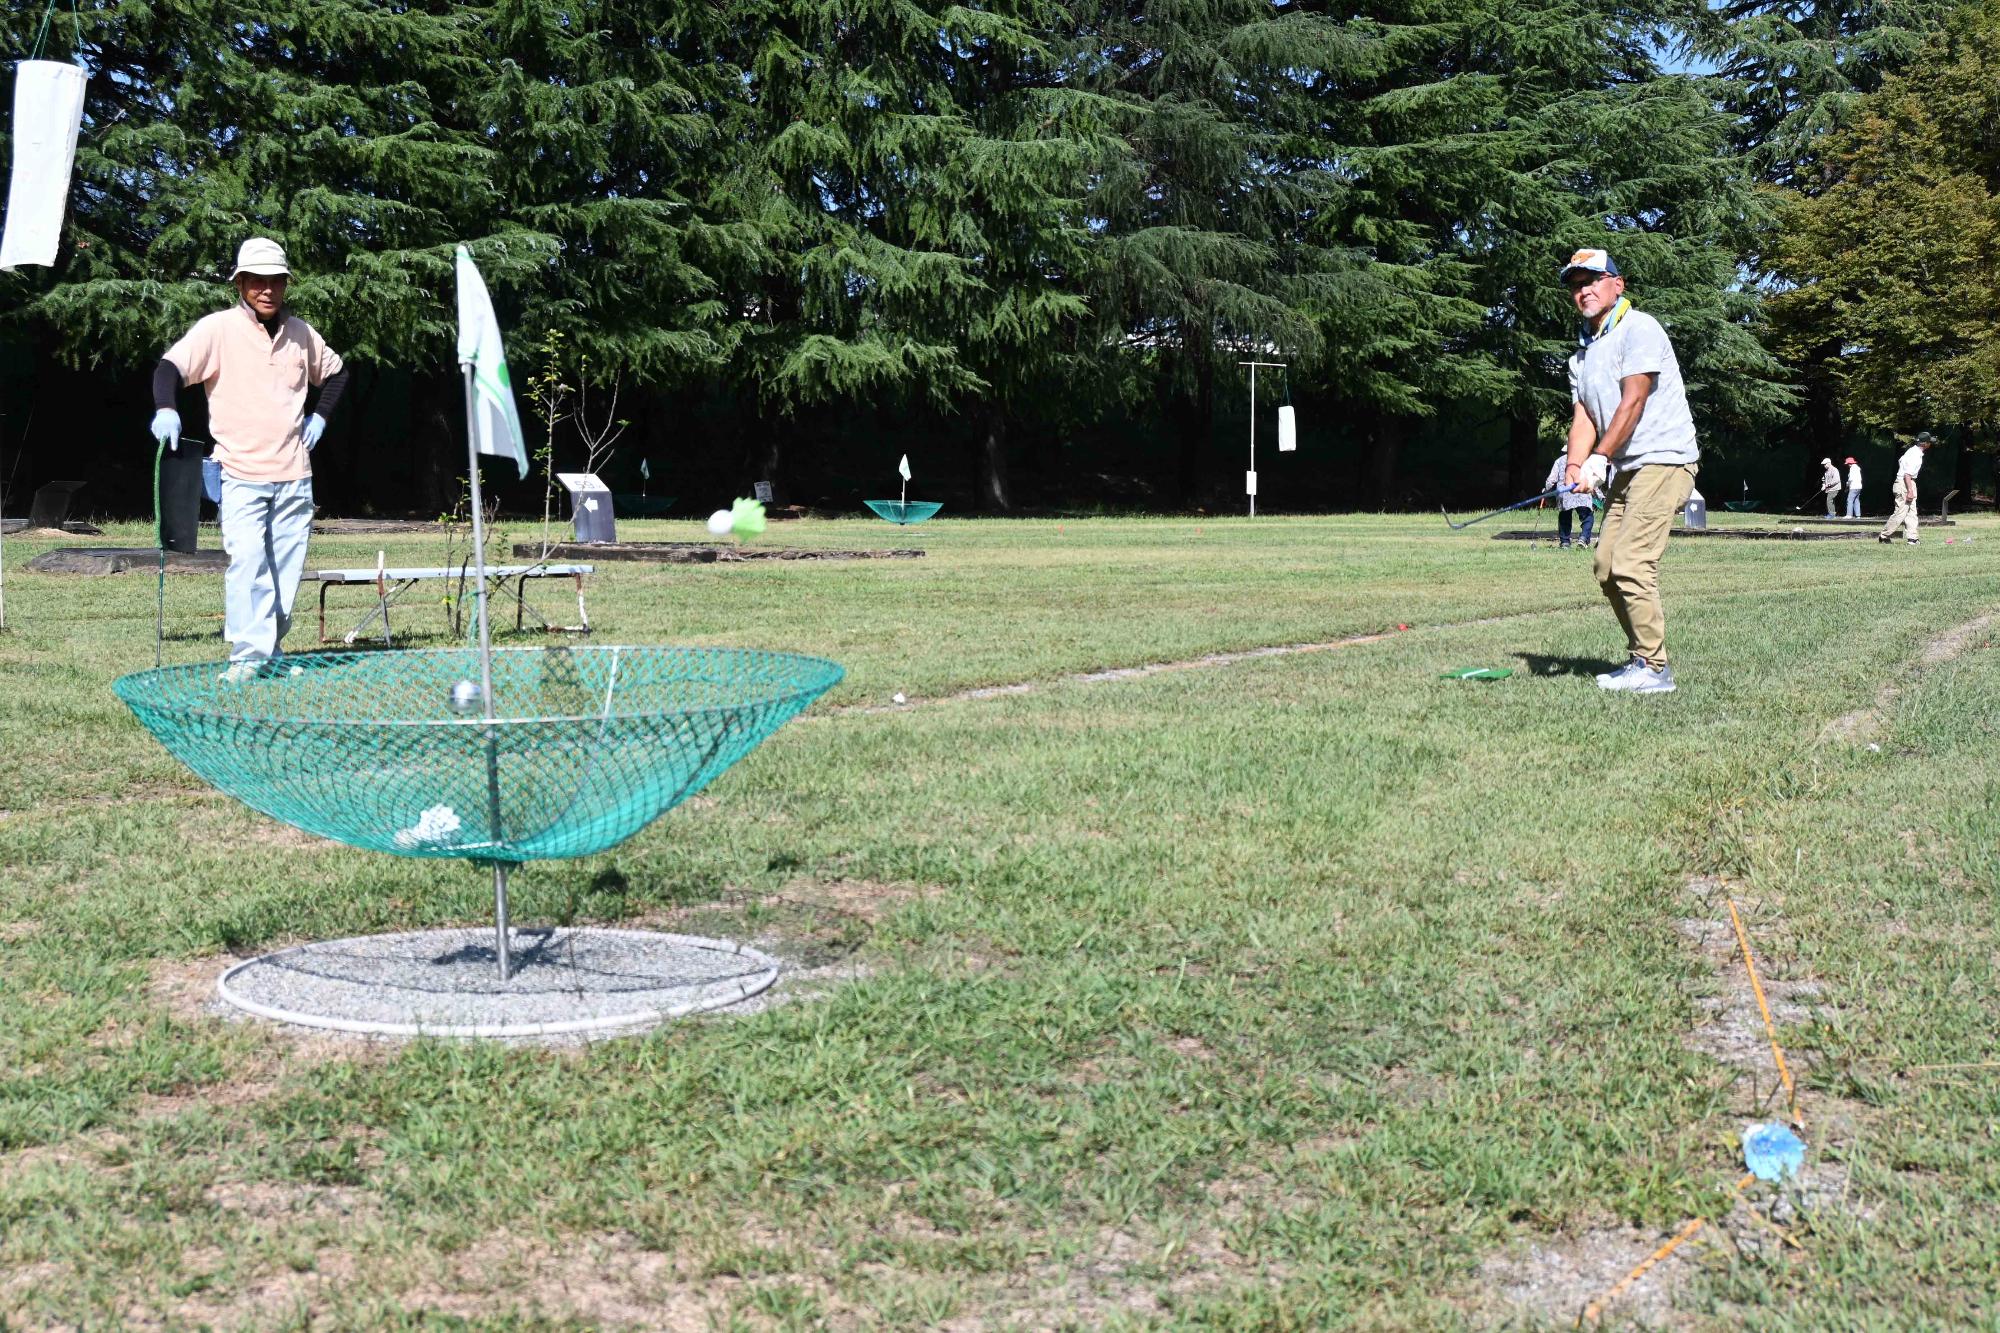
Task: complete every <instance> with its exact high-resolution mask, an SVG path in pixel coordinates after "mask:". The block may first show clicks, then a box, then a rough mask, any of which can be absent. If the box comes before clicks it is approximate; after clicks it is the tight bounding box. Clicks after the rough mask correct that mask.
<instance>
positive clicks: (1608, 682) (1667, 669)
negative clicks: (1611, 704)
mask: <svg viewBox="0 0 2000 1333" xmlns="http://www.w3.org/2000/svg"><path fill="white" fill-rule="evenodd" d="M1597 688H1598V689H1600V690H1615V691H1618V692H1620V693H1623V694H1672V693H1673V692H1674V669H1673V667H1672V666H1663V667H1661V668H1660V669H1659V670H1657V671H1655V670H1654V669H1653V668H1652V667H1649V666H1647V665H1646V662H1645V659H1644V658H1639V657H1635V658H1633V659H1632V660H1631V661H1629V662H1627V663H1626V664H1625V665H1624V666H1622V667H1620V668H1618V670H1616V671H1607V672H1605V673H1604V674H1603V675H1601V676H1599V677H1598V678H1597Z"/></svg>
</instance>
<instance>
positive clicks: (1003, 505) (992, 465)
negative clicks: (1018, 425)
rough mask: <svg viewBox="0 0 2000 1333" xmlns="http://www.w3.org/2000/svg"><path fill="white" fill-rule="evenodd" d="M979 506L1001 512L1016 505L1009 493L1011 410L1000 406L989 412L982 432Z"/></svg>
mask: <svg viewBox="0 0 2000 1333" xmlns="http://www.w3.org/2000/svg"><path fill="white" fill-rule="evenodd" d="M979 507H980V508H981V509H988V510H993V511H995V512H998V513H1005V512H1007V511H1008V510H1009V509H1012V508H1013V507H1014V506H1013V503H1012V502H1011V500H1010V499H1009V497H1008V494H1007V413H1006V412H1005V410H1004V409H1002V408H1000V407H998V406H995V407H993V408H992V409H990V410H989V411H988V412H987V414H986V429H985V430H984V431H982V432H981V433H980V445H979Z"/></svg>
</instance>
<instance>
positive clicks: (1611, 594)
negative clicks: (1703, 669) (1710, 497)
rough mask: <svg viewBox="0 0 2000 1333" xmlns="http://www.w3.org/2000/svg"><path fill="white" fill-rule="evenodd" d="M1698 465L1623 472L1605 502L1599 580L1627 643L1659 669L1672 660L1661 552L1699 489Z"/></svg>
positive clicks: (1634, 653)
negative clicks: (1662, 602) (1680, 513)
mask: <svg viewBox="0 0 2000 1333" xmlns="http://www.w3.org/2000/svg"><path fill="white" fill-rule="evenodd" d="M1695 466H1696V465H1695V464H1693V463H1687V464H1680V465H1675V464H1667V463H1654V464H1652V465H1650V466H1648V467H1641V468H1634V469H1633V470H1632V471H1630V472H1620V473H1619V474H1618V475H1617V476H1616V477H1615V478H1613V479H1612V482H1611V491H1610V494H1609V495H1607V496H1606V497H1605V502H1604V535H1603V536H1602V537H1599V538H1598V540H1597V562H1596V567H1595V571H1594V572H1595V573H1596V575H1597V584H1598V586H1599V587H1601V588H1603V589H1604V595H1605V597H1606V598H1608V599H1609V600H1610V602H1611V609H1612V610H1613V611H1615V612H1616V613H1617V614H1618V623H1619V624H1620V625H1623V626H1624V627H1625V646H1626V649H1627V651H1629V652H1630V653H1631V654H1632V656H1634V657H1642V658H1644V659H1645V660H1646V665H1647V666H1650V667H1652V668H1654V669H1655V670H1657V669H1659V668H1660V667H1663V666H1665V665H1666V664H1667V617H1666V613H1665V612H1664V611H1662V610H1661V609H1660V557H1661V556H1662V555H1664V554H1666V550H1667V534H1668V533H1669V532H1671V531H1672V530H1673V526H1674V514H1675V512H1676V511H1678V510H1679V509H1680V507H1681V506H1682V505H1684V504H1686V503H1687V499H1688V496H1689V495H1690V494H1691V493H1692V492H1693V491H1694V474H1695Z"/></svg>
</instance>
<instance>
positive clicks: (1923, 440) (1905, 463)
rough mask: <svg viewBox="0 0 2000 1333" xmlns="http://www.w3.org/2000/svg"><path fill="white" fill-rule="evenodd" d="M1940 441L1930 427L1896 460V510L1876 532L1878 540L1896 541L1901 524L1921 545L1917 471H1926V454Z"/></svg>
mask: <svg viewBox="0 0 2000 1333" xmlns="http://www.w3.org/2000/svg"><path fill="white" fill-rule="evenodd" d="M1904 438H1905V439H1908V438H1909V437H1907V436H1905V437H1904ZM1936 443H1937V436H1935V435H1933V434H1931V433H1930V432H1929V431H1927V430H1924V431H1918V432H1917V438H1916V439H1914V440H1911V441H1910V447H1909V448H1907V449H1905V450H1903V456H1902V457H1901V458H1899V459H1897V460H1896V496H1895V499H1896V512H1895V513H1893V514H1891V515H1889V521H1888V522H1887V523H1885V524H1884V525H1883V526H1882V530H1881V531H1880V532H1878V533H1876V534H1875V540H1876V541H1878V542H1883V543H1887V542H1890V541H1893V540H1895V532H1896V529H1897V527H1898V526H1901V528H1902V529H1903V535H1904V537H1905V538H1907V539H1908V540H1909V543H1910V545H1912V546H1915V545H1916V544H1917V474H1918V473H1919V472H1921V471H1923V470H1924V455H1925V454H1927V453H1929V452H1930V450H1931V446H1932V445H1934V444H1936Z"/></svg>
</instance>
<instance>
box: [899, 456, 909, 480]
mask: <svg viewBox="0 0 2000 1333" xmlns="http://www.w3.org/2000/svg"><path fill="white" fill-rule="evenodd" d="M896 471H897V472H898V473H899V474H901V476H902V478H903V480H904V481H908V480H909V479H910V456H909V455H908V454H904V455H903V461H902V462H900V463H898V464H896Z"/></svg>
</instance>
